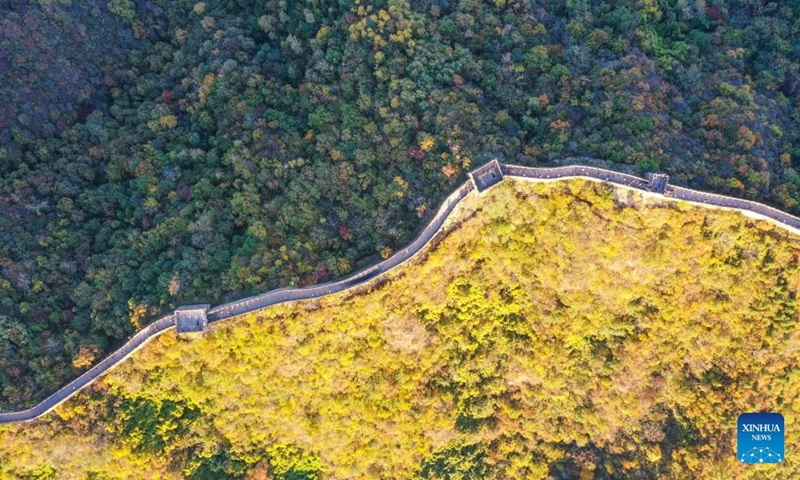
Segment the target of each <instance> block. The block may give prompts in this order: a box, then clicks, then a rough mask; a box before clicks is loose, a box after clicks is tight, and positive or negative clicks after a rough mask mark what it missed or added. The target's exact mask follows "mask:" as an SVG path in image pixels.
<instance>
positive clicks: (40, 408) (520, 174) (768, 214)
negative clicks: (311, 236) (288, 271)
mask: <svg viewBox="0 0 800 480" xmlns="http://www.w3.org/2000/svg"><path fill="white" fill-rule="evenodd" d="M499 166H500V169H501V171H502V173H503V175H505V176H509V177H516V178H523V179H529V180H538V181H554V180H563V179H571V178H584V179H588V180H594V181H602V182H608V183H611V184H614V185H620V186H623V187H628V188H632V189H636V190H641V191H645V192H649V193H651V194H652V192H650V183H649V182H648V181H647V180H645V179H643V178H640V177H636V176H633V175H628V174H625V173H620V172H614V171H611V170H604V169H602V168H595V167H586V166H577V165H576V166H566V167H556V168H534V167H522V166H516V165H504V164H499ZM473 190H475V183H473V181H467V182H465V183H463V184H462V185H461V186H460V187H458V189H456V190H455V191H454V192H453V193H451V194H450V196H448V197H447V198H446V199H445V201H444V203H443V204H442V206H441V207H440V208H439V210H438V211H437V213H436V215H435V216H434V217H433V219H432V220H431V221H430V223H428V225H427V226H426V227H425V228H424V229H423V230H422V232H420V234H419V235H418V236H417V237H416V238H415V239H414V241H413V242H411V243H410V244H409V245H407V246H406V247H405V248H404V249H402V250H400V251H398V252H396V253H395V254H394V255H393V256H391V257H389V258H388V259H386V260H384V261H382V262H380V263H378V264H376V265H373V266H371V267H368V268H365V269H363V270H360V271H358V272H356V273H355V274H353V275H351V276H349V277H347V278H344V279H342V280H339V281H336V282H328V283H322V284H319V285H314V286H311V287H307V288H281V289H278V290H273V291H270V292H267V293H264V294H262V295H257V296H254V297H248V298H244V299H242V300H237V301H235V302H230V303H225V304H222V305H219V306H217V307H214V308H212V309H210V310H208V321H209V323H216V322H221V321H223V320H227V319H229V318H232V317H236V316H239V315H243V314H245V313H250V312H253V311H255V310H260V309H262V308H266V307H269V306H272V305H276V304H279V303H285V302H293V301H297V300H308V299H313V298H320V297H324V296H327V295H331V294H334V293H339V292H342V291H344V290H347V289H349V288H352V287H355V286H357V285H360V284H363V283H364V282H367V281H369V280H371V279H373V278H375V277H377V276H379V275H381V274H383V273H386V272H388V271H389V270H391V269H393V268H394V267H396V266H398V265H400V264H401V263H403V262H405V261H406V260H408V259H409V258H411V257H412V256H414V254H416V253H417V252H419V251H420V250H422V248H423V247H425V246H426V245H427V244H428V243H429V242H430V241H431V240H432V239H433V238H434V237H435V236H436V234H437V233H438V232H439V231H440V229H441V228H442V225H444V222H445V220H446V219H447V217H448V216H449V215H450V213H451V212H452V211H453V209H454V208H455V207H456V205H458V203H459V202H460V201H461V200H463V199H464V198H465V197H467V195H469V194H470V192H472V191H473ZM663 198H665V199H669V198H673V199H676V200H681V201H685V202H690V203H696V204H700V205H704V206H708V205H711V206H714V207H721V208H726V209H732V210H738V211H740V212H742V213H745V214H747V215H749V216H755V217H757V218H763V219H766V220H770V221H773V222H776V223H778V224H779V225H781V226H783V227H785V228H787V229H788V230H790V231H792V232H793V233H797V234H800V218H797V217H794V216H792V215H789V214H788V213H785V212H782V211H780V210H777V209H775V208H772V207H768V206H767V205H764V204H761V203H757V202H752V201H749V200H743V199H739V198H732V197H726V196H723V195H715V194H712V193H705V192H700V191H697V190H691V189H688V188H682V187H675V186H668V187H667V192H666V195H665V196H663ZM174 327H175V316H174V314H172V315H167V316H166V317H162V318H160V319H158V320H156V321H155V322H153V323H151V324H150V325H148V326H147V327H145V328H143V329H142V330H140V331H139V332H137V333H136V334H135V335H133V336H132V337H131V338H130V339H129V340H128V342H127V343H125V344H124V345H123V346H122V347H120V348H119V349H118V350H116V351H115V352H113V353H112V354H111V355H109V356H108V357H106V358H105V359H103V360H102V361H100V362H99V363H98V364H97V365H95V366H94V367H92V368H91V369H89V370H87V371H86V372H84V373H83V374H82V375H81V376H79V377H78V378H76V379H75V380H73V381H71V382H70V383H68V384H67V385H66V386H64V387H62V388H61V389H59V390H58V391H56V392H55V393H53V394H52V395H50V396H49V397H47V398H46V399H44V400H43V401H42V402H41V403H39V404H38V405H36V406H34V407H32V408H29V409H27V410H20V411H16V412H6V413H0V424H2V423H13V422H24V421H30V420H34V419H36V418H39V417H41V416H42V415H45V414H46V413H48V412H50V411H52V410H53V409H54V408H55V407H57V406H58V405H60V404H61V403H63V402H64V401H66V400H67V399H69V398H70V397H72V396H73V395H75V394H76V393H77V392H79V391H80V390H82V389H83V388H85V387H87V386H88V385H90V384H91V383H92V382H93V381H95V380H96V379H97V378H99V377H100V376H102V375H103V374H105V373H106V372H107V371H108V370H110V369H111V368H113V367H115V366H116V365H117V364H119V363H120V362H122V361H123V360H125V359H126V358H127V357H129V356H130V355H131V354H132V353H133V352H135V351H137V350H138V349H140V348H141V347H142V346H144V345H145V344H146V343H147V342H148V341H150V340H151V339H153V338H155V337H156V336H158V335H160V334H162V333H163V332H165V331H167V330H169V329H171V328H174Z"/></svg>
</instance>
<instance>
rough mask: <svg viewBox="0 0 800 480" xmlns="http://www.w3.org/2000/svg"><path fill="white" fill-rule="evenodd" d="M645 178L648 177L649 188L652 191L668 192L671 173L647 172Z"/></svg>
mask: <svg viewBox="0 0 800 480" xmlns="http://www.w3.org/2000/svg"><path fill="white" fill-rule="evenodd" d="M645 178H647V183H648V188H649V190H650V191H651V192H655V193H660V194H662V195H663V194H665V193H666V191H667V185H668V184H669V175H667V174H666V173H651V172H647V173H646V174H645Z"/></svg>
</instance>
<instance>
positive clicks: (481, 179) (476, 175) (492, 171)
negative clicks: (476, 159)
mask: <svg viewBox="0 0 800 480" xmlns="http://www.w3.org/2000/svg"><path fill="white" fill-rule="evenodd" d="M469 178H470V179H471V180H472V183H473V184H474V185H475V188H477V189H478V191H479V192H482V191H484V190H486V189H487V188H489V187H491V186H493V185H495V184H497V183H500V182H502V181H503V170H502V169H501V168H500V162H498V161H497V159H496V158H495V159H494V160H492V161H490V162H489V163H487V164H485V165H482V166H480V167H478V168H476V169H475V170H473V171H471V172H470V173H469Z"/></svg>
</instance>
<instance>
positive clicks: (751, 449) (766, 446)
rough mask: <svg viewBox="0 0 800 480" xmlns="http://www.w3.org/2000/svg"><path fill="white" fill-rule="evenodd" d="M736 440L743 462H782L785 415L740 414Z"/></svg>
mask: <svg viewBox="0 0 800 480" xmlns="http://www.w3.org/2000/svg"><path fill="white" fill-rule="evenodd" d="M737 423H738V429H737V435H736V440H737V443H738V449H737V450H738V452H737V454H738V456H739V461H740V462H742V463H780V462H782V461H783V458H784V457H783V453H784V452H783V437H784V435H783V434H784V431H783V415H781V414H780V413H743V414H741V415H739V421H738V422H737Z"/></svg>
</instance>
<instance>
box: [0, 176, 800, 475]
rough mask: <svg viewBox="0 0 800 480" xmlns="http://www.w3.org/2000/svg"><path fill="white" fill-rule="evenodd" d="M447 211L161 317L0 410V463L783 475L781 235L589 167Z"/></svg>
mask: <svg viewBox="0 0 800 480" xmlns="http://www.w3.org/2000/svg"><path fill="white" fill-rule="evenodd" d="M455 215H456V217H455V219H456V220H457V222H455V223H453V224H452V230H451V231H450V232H449V233H448V235H447V236H446V237H444V238H443V240H442V241H441V242H440V243H438V244H437V245H436V246H435V247H434V248H433V249H432V250H430V251H428V252H427V253H425V254H423V255H422V256H421V257H417V259H416V260H415V261H413V262H412V264H410V265H407V266H404V267H402V268H400V269H399V270H396V271H393V272H392V273H390V274H389V275H388V276H386V277H384V278H383V279H382V280H380V282H379V283H378V284H375V285H372V286H369V287H367V288H364V289H362V290H363V291H361V292H357V293H352V292H351V293H348V294H340V295H336V296H333V297H330V298H325V299H322V300H319V301H304V302H299V303H296V304H292V305H283V306H276V307H272V308H269V309H266V310H263V311H261V312H258V313H255V314H251V315H248V316H246V317H242V318H239V319H235V320H231V321H227V322H225V323H223V324H220V325H217V326H215V327H214V328H213V329H212V331H211V332H210V333H207V334H206V335H205V336H203V337H202V338H199V339H194V340H191V339H183V338H177V337H176V336H175V335H174V333H171V332H169V333H167V334H165V335H163V336H161V337H159V338H158V339H157V340H155V341H154V342H153V343H151V344H150V345H149V346H147V347H146V348H145V349H143V350H142V351H140V352H139V353H137V354H136V355H135V356H134V357H133V358H132V360H129V361H127V362H126V363H125V364H123V365H122V366H120V367H119V368H117V369H116V370H114V371H112V373H111V374H110V375H108V376H107V377H106V378H104V379H102V380H101V381H99V382H98V383H96V384H95V385H94V386H93V387H92V388H91V389H90V391H88V392H85V393H81V394H79V395H78V396H77V397H75V398H74V399H73V400H70V401H69V402H68V403H66V404H65V405H63V406H61V407H59V408H58V409H57V410H56V411H55V412H54V413H53V414H51V415H48V416H47V417H46V418H45V419H43V420H41V421H37V422H34V423H31V424H24V425H9V426H4V427H0V476H2V477H3V478H8V477H11V478H36V479H46V478H81V479H83V478H94V479H101V478H102V479H110V478H137V479H140V478H184V477H185V478H190V479H212V478H248V479H265V478H274V479H318V478H320V479H321V478H398V479H401V478H426V479H444V478H449V479H456V478H472V479H476V478H508V479H518V478H555V479H559V478H581V479H592V478H595V479H604V478H639V479H650V478H676V479H678V478H681V479H682V478H776V479H777V478H790V477H792V476H794V475H798V474H800V468H799V467H798V461H797V458H798V456H800V452H798V451H796V450H795V449H796V446H797V445H800V438H798V435H799V434H798V429H797V428H796V427H795V424H794V419H795V418H797V414H798V413H800V373H798V369H797V366H798V365H797V362H798V360H797V359H798V358H800V355H798V353H800V331H798V328H797V320H798V310H797V299H796V294H797V291H798V288H799V287H800V285H799V283H800V281H799V280H798V279H800V276H798V264H799V262H800V258H799V257H800V240H798V238H797V237H795V236H790V235H789V234H787V233H786V232H785V231H783V230H781V229H779V228H777V227H775V226H773V225H772V224H769V223H766V222H761V221H754V220H752V219H748V218H746V217H744V216H742V215H739V214H737V213H731V212H724V211H721V210H715V209H708V208H701V207H692V206H689V205H686V204H677V203H670V202H665V201H663V200H657V199H653V198H643V197H642V196H640V194H638V193H633V192H631V191H629V190H624V189H619V190H614V189H612V188H611V187H609V186H607V185H604V184H601V183H596V182H589V181H568V182H557V183H534V182H526V181H522V180H507V181H506V182H504V183H502V184H500V185H498V186H496V187H494V188H493V189H491V190H489V191H487V192H486V193H484V194H483V196H482V197H478V196H477V195H475V194H473V195H471V196H470V197H468V199H467V200H465V201H464V203H463V204H462V205H460V206H459V207H458V209H457V211H456V213H455ZM750 411H777V412H781V413H783V415H784V416H785V417H786V422H787V425H786V430H787V441H786V445H787V452H786V458H787V460H786V462H785V463H784V464H782V465H780V466H771V467H768V468H766V469H759V468H758V467H757V466H753V465H750V466H747V467H745V466H743V465H741V464H739V463H738V462H737V460H736V457H735V437H734V435H735V428H736V427H735V424H736V418H737V416H738V415H739V414H740V413H742V412H750ZM548 476H549V477H548Z"/></svg>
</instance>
